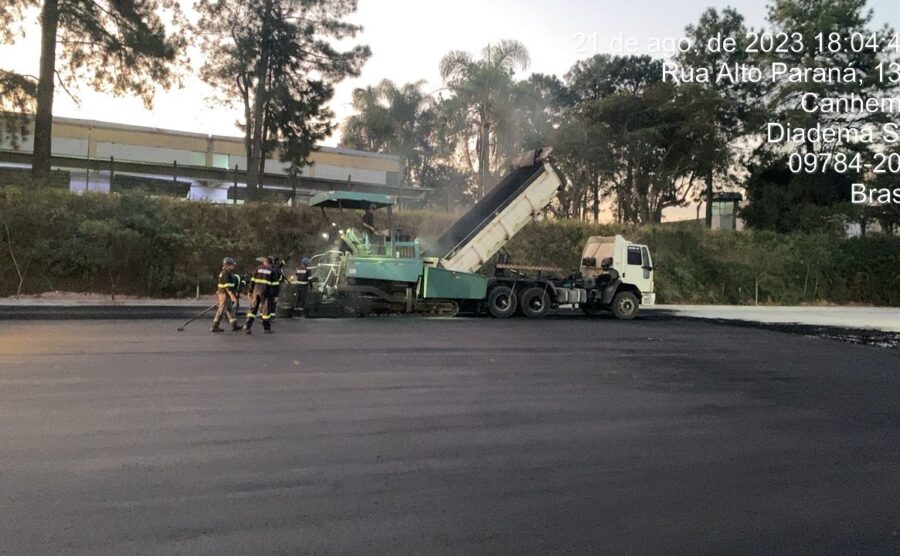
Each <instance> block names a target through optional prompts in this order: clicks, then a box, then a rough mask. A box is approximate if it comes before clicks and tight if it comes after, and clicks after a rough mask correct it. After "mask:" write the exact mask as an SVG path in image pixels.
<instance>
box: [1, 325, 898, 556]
mask: <svg viewBox="0 0 900 556" xmlns="http://www.w3.org/2000/svg"><path fill="white" fill-rule="evenodd" d="M177 324H178V323H177V322H174V321H173V322H168V321H66V322H60V323H54V322H38V321H35V322H14V323H10V322H7V323H0V553H3V554H15V555H19V554H57V553H62V554H117V555H118V554H175V553H180V554H217V555H218V554H273V553H274V554H277V553H284V554H298V553H310V554H400V553H428V554H441V553H447V554H473V553H509V554H524V553H573V554H599V553H628V554H648V553H649V554H652V553H656V554H659V553H666V554H696V553H729V554H734V553H784V554H795V553H808V552H827V553H837V554H846V553H877V552H880V553H897V552H900V537H898V535H900V504H898V500H900V472H898V469H900V351H898V350H890V349H880V348H875V347H867V346H859V345H852V344H848V343H842V342H837V341H833V340H827V339H818V338H809V337H804V336H798V335H790V334H784V333H780V332H771V331H766V330H757V329H752V328H741V327H732V326H725V325H721V324H713V323H707V322H702V321H696V320H677V319H675V320H665V319H663V320H639V321H634V322H618V321H614V320H587V319H552V320H548V321H545V322H531V321H526V320H519V319H514V320H510V321H496V320H492V319H463V318H456V319H432V320H421V319H413V318H374V319H360V320H318V321H308V322H303V321H295V322H276V323H275V327H276V329H277V333H276V334H273V335H271V336H263V335H262V334H260V333H259V332H261V330H258V331H257V334H255V335H254V336H251V337H245V336H243V335H230V334H229V335H218V336H213V335H211V334H209V333H208V332H207V328H206V324H205V323H204V325H203V326H196V325H194V326H193V327H189V328H188V330H187V331H186V332H184V333H181V334H179V333H177V332H176V331H175V328H176V326H177Z"/></svg>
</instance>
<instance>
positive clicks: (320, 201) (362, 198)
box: [309, 191, 394, 210]
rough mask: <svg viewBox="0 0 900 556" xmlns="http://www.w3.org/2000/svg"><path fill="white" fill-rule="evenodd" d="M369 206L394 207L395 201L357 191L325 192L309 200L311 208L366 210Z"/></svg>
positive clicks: (386, 196) (386, 197)
mask: <svg viewBox="0 0 900 556" xmlns="http://www.w3.org/2000/svg"><path fill="white" fill-rule="evenodd" d="M369 205H375V208H382V207H390V206H393V205H394V199H392V198H391V197H389V196H388V195H379V194H377V193H359V192H357V191H325V192H323V193H319V194H317V195H313V196H312V197H311V198H310V200H309V206H311V207H322V208H339V209H360V210H365V209H367V208H369Z"/></svg>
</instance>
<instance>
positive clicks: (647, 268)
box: [641, 265, 653, 272]
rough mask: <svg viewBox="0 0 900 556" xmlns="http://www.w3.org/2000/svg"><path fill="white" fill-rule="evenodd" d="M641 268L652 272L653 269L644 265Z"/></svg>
mask: <svg viewBox="0 0 900 556" xmlns="http://www.w3.org/2000/svg"><path fill="white" fill-rule="evenodd" d="M641 268H643V269H644V270H647V271H650V272H653V267H652V266H647V265H645V266H643V267H641Z"/></svg>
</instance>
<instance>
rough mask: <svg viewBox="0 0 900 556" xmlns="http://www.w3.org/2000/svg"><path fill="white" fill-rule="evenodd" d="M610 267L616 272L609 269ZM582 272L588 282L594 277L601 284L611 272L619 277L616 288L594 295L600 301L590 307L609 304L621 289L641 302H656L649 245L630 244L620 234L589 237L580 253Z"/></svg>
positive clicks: (645, 303) (583, 277)
mask: <svg viewBox="0 0 900 556" xmlns="http://www.w3.org/2000/svg"><path fill="white" fill-rule="evenodd" d="M611 270H612V271H614V272H610V271H611ZM580 272H581V276H582V279H584V280H585V281H586V282H587V283H588V284H590V281H591V280H593V281H594V283H595V285H599V284H598V282H602V281H604V280H605V279H607V278H609V277H610V275H611V274H615V278H616V279H617V280H618V283H617V284H616V288H615V291H609V292H605V291H604V292H601V293H599V294H598V295H595V298H596V297H599V300H598V301H597V302H596V303H589V304H588V306H591V305H609V304H611V303H612V296H615V294H616V293H619V292H631V293H632V294H633V295H634V296H635V297H636V298H637V301H638V303H639V304H640V305H654V304H655V303H656V293H655V292H654V289H653V259H652V258H651V256H650V249H649V248H648V247H647V246H646V245H640V244H636V243H631V242H630V241H628V240H627V239H625V238H624V237H622V236H620V235H616V236H592V237H589V238H588V240H587V242H586V243H585V245H584V250H583V251H582V254H581V268H580ZM588 289H593V288H588ZM589 299H590V296H589ZM623 309H627V307H623ZM635 312H636V311H635ZM617 316H618V315H617Z"/></svg>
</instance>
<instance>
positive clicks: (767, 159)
mask: <svg viewBox="0 0 900 556" xmlns="http://www.w3.org/2000/svg"><path fill="white" fill-rule="evenodd" d="M865 5H866V2H865V0H775V1H773V2H772V3H771V4H770V6H769V13H768V19H769V22H770V23H771V25H772V27H773V29H772V30H773V32H781V33H787V34H788V35H789V36H790V35H792V34H799V35H800V36H801V37H802V39H803V41H804V44H805V45H806V48H805V49H804V50H803V51H802V52H793V51H791V50H790V49H788V51H787V52H777V53H773V54H772V55H771V56H770V59H768V60H767V61H768V62H776V61H777V62H781V63H784V64H786V65H787V66H789V67H796V68H800V69H809V68H838V69H846V70H848V71H852V72H853V73H854V75H855V79H854V80H853V81H852V82H850V83H847V82H844V81H843V80H825V81H822V82H808V80H807V82H794V81H792V80H790V79H788V78H787V77H783V78H778V79H771V78H772V77H773V76H771V75H768V76H767V80H770V81H772V86H771V88H770V90H768V91H766V95H765V97H764V98H763V99H764V100H765V102H766V106H765V108H766V109H767V112H768V114H769V117H768V119H769V120H770V121H771V122H773V123H780V124H790V125H791V126H794V127H795V128H813V127H815V126H821V127H822V128H848V129H854V130H859V131H862V130H868V131H870V132H871V133H872V136H873V137H874V140H872V141H870V142H869V141H852V140H849V141H843V140H841V141H834V142H825V141H815V142H814V141H809V140H808V139H807V140H804V141H802V142H799V143H793V142H785V143H768V142H765V141H763V142H762V143H761V144H760V146H759V148H758V149H757V150H756V153H755V160H754V161H753V164H752V165H751V167H750V170H751V173H750V176H749V178H748V180H747V183H748V186H747V188H748V189H747V192H748V198H749V203H750V206H749V207H747V209H746V211H745V212H746V216H747V222H748V224H750V225H752V226H754V227H761V228H769V229H775V230H778V231H782V232H789V231H794V230H810V229H815V228H816V227H827V228H831V229H834V228H840V229H842V228H843V224H844V223H845V222H846V221H848V220H856V221H858V222H859V223H860V224H861V226H862V230H863V231H865V225H866V223H867V221H868V220H869V219H870V216H869V215H870V214H871V211H866V210H861V209H859V207H856V208H854V207H851V206H850V205H849V203H850V191H851V188H850V184H851V183H856V182H866V181H872V179H871V177H870V176H866V175H865V173H864V172H857V171H855V170H854V169H853V168H852V167H851V168H848V171H847V172H845V173H843V174H837V173H835V172H833V171H832V170H830V169H826V170H825V171H822V172H819V173H817V174H814V175H793V176H792V175H790V173H789V172H788V171H787V168H786V165H787V163H788V158H787V157H788V156H789V154H790V153H791V152H792V151H793V152H800V153H802V154H807V153H817V154H823V153H827V154H835V153H842V154H846V155H848V156H852V155H853V154H855V153H861V154H862V155H863V160H864V161H865V162H869V161H871V160H872V158H871V155H872V153H873V152H876V151H878V150H880V149H882V148H883V147H884V145H885V142H884V141H880V140H879V137H880V135H879V134H880V133H881V124H882V123H884V122H886V121H888V118H890V117H892V116H893V115H891V114H886V113H884V112H869V111H855V110H853V111H848V112H844V111H830V110H810V108H814V106H811V105H810V103H813V102H814V98H815V97H813V96H810V95H811V94H812V95H817V96H818V97H819V98H832V97H833V98H839V97H847V96H848V95H850V94H854V95H857V96H858V97H860V98H864V99H865V98H883V97H886V96H892V95H896V94H897V89H898V85H897V84H895V83H891V82H890V80H888V79H885V80H884V81H881V80H879V76H878V72H877V69H876V68H877V66H878V64H879V63H881V62H882V61H885V60H886V59H887V58H888V56H889V55H888V53H884V52H881V51H880V50H879V49H872V48H869V47H868V46H865V47H863V48H850V47H849V46H850V45H849V44H848V43H846V42H844V43H842V45H841V48H831V47H830V43H829V41H830V39H829V37H830V35H831V34H832V33H834V34H835V36H837V37H844V38H845V39H846V38H847V37H851V36H854V35H855V36H859V37H870V36H875V37H876V41H877V43H878V45H879V46H881V47H884V46H885V45H886V44H887V41H888V37H891V36H892V35H893V30H892V29H890V28H889V27H887V26H884V27H882V28H880V29H875V28H873V14H872V11H871V10H869V9H866V7H865ZM819 33H824V35H825V40H824V41H823V43H822V44H820V41H819V40H818V39H817V35H818V34H819ZM766 67H771V64H766ZM764 131H765V130H760V132H761V133H762V132H764ZM851 139H852V138H851ZM772 164H780V165H784V166H785V167H784V169H783V170H782V169H777V168H773V167H772Z"/></svg>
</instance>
